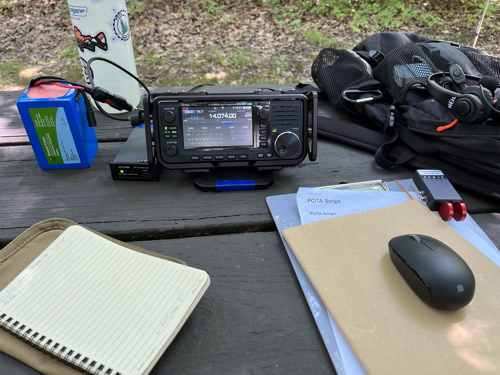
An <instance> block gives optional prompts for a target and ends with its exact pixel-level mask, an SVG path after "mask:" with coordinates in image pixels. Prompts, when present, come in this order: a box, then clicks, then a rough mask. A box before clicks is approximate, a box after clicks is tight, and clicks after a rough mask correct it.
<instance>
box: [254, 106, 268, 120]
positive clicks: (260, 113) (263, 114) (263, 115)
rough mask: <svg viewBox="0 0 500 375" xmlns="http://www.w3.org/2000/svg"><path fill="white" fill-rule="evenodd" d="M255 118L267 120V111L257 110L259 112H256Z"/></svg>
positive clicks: (263, 109) (264, 109) (265, 109)
mask: <svg viewBox="0 0 500 375" xmlns="http://www.w3.org/2000/svg"><path fill="white" fill-rule="evenodd" d="M257 116H259V118H260V119H261V120H267V118H268V117H269V109H267V108H261V109H259V111H258V112H257Z"/></svg>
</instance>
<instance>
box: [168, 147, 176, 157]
mask: <svg viewBox="0 0 500 375" xmlns="http://www.w3.org/2000/svg"><path fill="white" fill-rule="evenodd" d="M165 152H166V153H167V155H168V156H175V155H177V146H174V145H168V146H167V147H165Z"/></svg>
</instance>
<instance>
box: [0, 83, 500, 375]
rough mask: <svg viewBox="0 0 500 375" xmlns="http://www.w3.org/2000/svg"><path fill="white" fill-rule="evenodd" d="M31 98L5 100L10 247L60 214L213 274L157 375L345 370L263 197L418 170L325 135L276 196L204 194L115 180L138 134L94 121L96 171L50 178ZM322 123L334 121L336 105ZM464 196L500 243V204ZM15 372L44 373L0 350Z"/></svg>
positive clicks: (166, 181)
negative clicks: (121, 155) (112, 165)
mask: <svg viewBox="0 0 500 375" xmlns="http://www.w3.org/2000/svg"><path fill="white" fill-rule="evenodd" d="M270 86H271V87H272V88H276V87H283V88H291V87H293V86H294V85H265V87H270ZM259 87H260V86H230V87H215V86H214V87H213V86H207V87H204V88H203V89H206V90H207V91H208V92H236V91H238V92H253V91H254V90H255V89H256V88H259ZM157 90H158V91H161V89H157ZM172 90H173V89H172ZM21 93H22V92H21V91H12V92H0V248H1V247H3V246H5V245H6V244H7V243H9V242H10V241H11V240H13V239H14V238H15V237H16V236H18V235H19V234H20V233H21V232H23V231H24V230H25V229H27V228H28V227H30V226H31V225H33V224H35V223H37V222H39V221H41V220H44V219H48V218H53V217H61V218H65V219H69V220H73V221H75V222H78V223H80V224H83V225H85V226H87V227H90V228H92V229H95V230H97V231H100V232H101V233H104V234H107V235H110V236H113V237H115V238H118V239H121V240H124V241H127V242H131V241H134V244H135V245H138V246H141V247H144V248H146V249H148V250H152V251H155V252H159V253H162V254H166V255H171V256H174V257H177V258H180V259H182V260H184V261H185V262H186V263H187V264H189V265H191V266H194V267H198V268H201V269H204V270H206V271H208V272H209V274H210V277H211V280H212V283H211V285H210V288H209V289H208V291H207V293H206V294H205V296H204V297H203V298H202V300H201V302H200V303H199V305H198V306H197V307H196V309H195V310H194V312H193V314H192V315H191V317H190V318H189V319H188V320H187V322H186V324H185V326H184V327H183V328H182V329H181V331H180V333H179V334H178V336H177V337H176V339H175V340H174V341H173V343H172V344H171V345H170V347H169V348H168V349H167V351H166V352H165V354H164V355H163V356H162V357H161V359H160V361H159V362H158V364H157V365H156V366H155V368H154V370H153V372H152V373H153V374H167V373H168V374H207V373H209V374H212V373H213V374H235V373H236V374H243V373H244V374H261V373H273V374H322V373H334V372H335V370H334V368H333V365H332V363H331V360H330V358H329V356H328V353H327V351H326V349H325V346H324V344H323V341H322V339H321V335H320V334H319V331H318V329H317V327H316V324H315V322H314V319H313V317H312V315H311V313H310V310H309V307H308V305H307V303H306V300H305V298H304V296H303V294H302V291H301V289H300V286H299V284H298V282H297V279H296V277H295V273H294V271H293V269H292V267H291V264H290V261H289V259H288V256H287V254H286V252H285V249H284V247H283V244H282V242H281V240H280V236H279V234H278V233H277V231H276V227H275V225H274V222H273V220H272V217H271V214H270V213H269V210H268V208H267V205H266V201H265V198H266V197H267V196H270V195H280V194H288V193H295V192H296V191H297V189H298V188H299V187H315V186H323V185H332V184H337V183H339V182H341V181H347V182H357V181H367V180H377V179H381V180H384V181H392V180H395V179H408V178H411V177H412V176H413V170H412V169H409V168H404V167H399V168H397V169H394V170H383V169H380V168H378V167H377V166H376V164H375V162H374V160H373V155H372V154H370V153H368V152H365V151H361V150H358V149H355V148H352V147H350V146H347V145H342V144H339V143H334V142H332V141H330V140H324V139H320V140H319V141H318V158H317V161H316V162H309V161H308V160H306V161H304V162H303V163H301V164H299V165H298V166H295V167H290V168H285V169H283V170H282V171H280V172H275V174H274V175H275V182H274V184H273V185H272V186H271V187H270V188H268V189H267V190H256V191H242V192H237V191H235V192H223V193H214V192H201V191H199V190H197V189H196V188H194V186H193V177H192V176H190V175H186V174H183V173H182V172H181V171H168V170H164V171H163V173H162V175H161V179H160V181H159V182H139V181H114V180H113V179H112V178H111V174H110V170H109V162H111V161H113V159H114V158H115V156H116V155H117V153H118V152H119V150H120V148H121V147H122V146H123V144H124V142H125V140H126V139H127V137H128V136H129V135H130V133H131V132H132V128H131V127H130V125H129V124H128V123H127V122H118V121H113V120H110V119H107V118H106V117H104V116H102V115H100V114H96V118H97V121H98V127H97V128H96V134H97V138H98V141H99V149H98V151H97V154H96V157H95V159H94V161H93V163H92V165H91V166H90V167H89V168H87V169H73V170H72V169H66V170H41V169H40V168H39V167H38V164H37V161H36V158H35V155H34V153H33V150H32V148H31V146H30V144H29V140H28V138H27V136H26V132H25V130H24V126H23V124H22V122H21V119H20V117H19V114H18V112H17V108H16V106H15V103H16V100H17V98H18V97H19V96H20V95H21ZM320 115H323V116H328V107H327V106H323V105H322V106H321V108H320ZM457 190H459V192H460V194H461V196H462V198H463V199H464V202H465V203H466V205H467V208H468V210H469V213H471V216H472V217H473V218H474V220H476V222H477V223H478V224H479V226H480V227H481V228H482V229H483V230H484V231H485V232H486V234H487V235H488V236H489V237H490V238H491V240H492V241H493V242H494V243H495V245H496V246H497V247H498V246H500V234H499V233H500V231H498V228H499V226H500V215H499V214H498V212H500V204H499V203H498V202H496V201H491V200H488V199H484V198H482V197H480V196H478V195H476V194H474V193H471V192H468V191H464V190H461V189H457ZM17 373H21V374H30V373H36V371H35V370H32V369H31V368H29V367H27V366H26V365H24V364H22V363H20V362H19V361H17V360H15V359H13V358H11V357H8V356H6V355H5V354H3V353H0V374H17Z"/></svg>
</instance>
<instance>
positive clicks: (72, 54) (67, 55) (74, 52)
mask: <svg viewBox="0 0 500 375" xmlns="http://www.w3.org/2000/svg"><path fill="white" fill-rule="evenodd" d="M77 57H78V48H77V46H76V44H75V43H74V42H73V41H71V43H68V44H67V45H66V47H64V49H63V50H61V51H60V52H59V53H58V54H57V55H56V60H64V59H70V60H71V59H76V58H77ZM75 61H76V60H75Z"/></svg>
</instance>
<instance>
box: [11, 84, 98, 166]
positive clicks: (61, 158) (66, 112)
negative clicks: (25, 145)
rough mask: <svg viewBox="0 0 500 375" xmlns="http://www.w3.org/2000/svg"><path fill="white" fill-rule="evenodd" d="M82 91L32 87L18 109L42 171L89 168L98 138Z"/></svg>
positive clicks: (48, 86) (54, 87)
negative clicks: (88, 118) (91, 125)
mask: <svg viewBox="0 0 500 375" xmlns="http://www.w3.org/2000/svg"><path fill="white" fill-rule="evenodd" d="M82 95H83V94H82V93H81V92H80V90H76V89H72V88H65V87H60V86H55V85H50V84H46V85H39V86H31V84H30V86H28V88H27V89H26V91H25V92H24V93H23V94H22V95H21V97H20V98H19V99H18V100H17V109H18V110H19V115H20V116H21V119H22V121H23V125H24V128H25V129H26V133H27V134H28V138H29V140H30V143H31V146H32V148H33V151H34V152H35V156H36V160H37V161H38V165H39V166H40V168H41V169H64V168H87V167H89V166H90V165H91V164H92V161H93V160H94V156H95V154H96V152H97V138H96V135H95V130H94V128H93V127H90V126H89V123H88V120H87V113H86V106H85V100H84V98H83V97H82Z"/></svg>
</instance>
